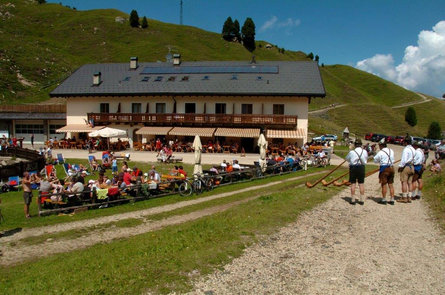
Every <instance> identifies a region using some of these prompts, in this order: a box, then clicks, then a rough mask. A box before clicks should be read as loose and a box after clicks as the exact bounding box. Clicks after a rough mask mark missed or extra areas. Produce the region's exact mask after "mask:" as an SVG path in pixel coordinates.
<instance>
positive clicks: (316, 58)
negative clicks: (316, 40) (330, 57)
mask: <svg viewBox="0 0 445 295" xmlns="http://www.w3.org/2000/svg"><path fill="white" fill-rule="evenodd" d="M319 60H320V57H319V56H318V55H316V56H315V61H316V62H317V63H318V61H319Z"/></svg>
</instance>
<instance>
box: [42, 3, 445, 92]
mask: <svg viewBox="0 0 445 295" xmlns="http://www.w3.org/2000/svg"><path fill="white" fill-rule="evenodd" d="M48 2H55V3H59V2H62V4H63V5H70V6H72V7H73V6H74V7H76V8H77V9H78V10H86V9H96V8H116V9H119V10H122V11H124V12H126V13H130V11H131V10H132V9H136V10H137V11H138V14H139V16H141V17H142V16H147V17H148V18H152V19H157V20H160V21H164V22H169V23H176V24H177V23H179V2H180V0H128V1H123V0H94V1H91V0H62V1H48ZM443 11H444V3H443V0H441V1H439V0H424V1H420V0H403V1H402V0H393V1H391V0H386V1H385V0H370V1H363V0H362V1H357V0H345V1H342V0H337V1H334V0H332V1H329V0H325V1H322V0H315V1H314V0H313V1H307V0H306V1H299V0H293V1H292V0H282V1H273V0H270V1H266V0H256V1H253V0H236V1H235V0H225V1H212V0H207V1H205V0H183V15H184V16H183V22H184V24H185V25H191V26H195V27H199V28H202V29H205V30H208V31H213V32H218V33H219V32H221V29H222V25H223V23H224V21H225V20H226V18H227V17H228V16H231V17H232V19H238V21H239V22H240V24H241V26H242V24H243V23H244V21H245V19H246V17H251V18H252V19H253V21H254V23H255V25H256V39H257V40H265V41H268V42H271V43H273V44H276V45H278V46H279V47H284V48H285V49H289V50H302V51H304V52H306V53H309V52H313V53H314V54H318V55H319V56H320V62H321V63H325V64H346V65H351V66H356V67H358V68H361V69H363V70H366V71H369V72H372V73H374V74H377V75H379V76H382V77H383V78H386V79H389V80H392V81H394V82H396V83H398V84H400V85H402V86H405V87H407V88H410V89H415V90H419V91H423V92H425V93H428V94H434V95H436V96H439V95H440V96H441V94H442V93H445V72H443V74H444V75H443V76H444V78H443V79H439V81H435V82H434V83H433V84H434V85H435V86H434V85H431V82H428V81H427V80H430V77H432V76H436V75H438V74H439V75H441V74H442V72H441V71H440V70H439V72H438V69H432V70H429V71H428V73H425V76H424V77H421V79H418V78H419V77H417V76H414V77H411V80H410V82H407V79H406V76H407V73H406V67H404V57H405V58H406V52H405V51H406V49H407V47H408V46H414V47H418V48H419V49H420V50H419V51H421V49H422V48H421V47H422V44H418V42H419V40H420V39H419V36H420V35H419V34H420V33H421V31H423V30H425V31H432V32H436V33H437V32H438V33H439V34H438V36H439V37H442V36H443V37H444V38H445V34H442V26H440V28H439V26H437V27H436V31H435V30H434V29H433V27H434V26H436V25H437V24H438V23H439V22H440V21H445V14H444V13H443ZM436 35H437V34H436ZM436 41H437V37H434V38H433V39H431V42H433V43H434V42H436ZM439 41H440V42H442V40H439ZM444 42H445V41H444ZM434 46H435V45H434ZM434 46H433V47H434ZM441 46H442V45H441ZM429 49H430V48H429V47H428V48H427V49H426V50H424V51H421V52H423V54H422V57H424V55H425V54H427V55H428V54H430V53H429V51H430V50H429ZM436 49H437V48H436ZM439 49H440V50H441V49H442V48H441V47H440V48H439ZM439 49H437V50H439ZM443 49H444V52H445V48H443ZM440 50H439V51H437V52H436V53H435V56H434V57H432V58H431V60H434V61H435V63H437V62H438V61H439V62H440V63H442V62H445V53H442V54H441V53H440ZM427 51H428V52H427ZM437 55H438V57H439V59H437ZM381 57H386V58H381ZM419 59H420V57H419ZM416 62H419V60H417V61H416ZM412 63H413V62H412ZM398 66H400V67H399V69H398ZM416 66H417V67H418V66H419V65H418V64H417V65H413V64H411V67H412V68H413V69H414V68H415V67H416ZM422 66H427V64H425V63H424V64H422ZM388 68H390V69H388ZM401 68H404V69H401ZM413 79H414V80H416V81H417V80H425V81H426V82H425V83H427V84H428V85H424V84H425V83H423V84H422V85H415V84H416V83H414V82H413V81H412V80H413ZM413 87H414V88H413ZM431 87H435V89H434V90H431V89H430V88H431ZM426 90H428V91H426Z"/></svg>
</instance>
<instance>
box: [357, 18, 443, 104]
mask: <svg viewBox="0 0 445 295" xmlns="http://www.w3.org/2000/svg"><path fill="white" fill-rule="evenodd" d="M356 67H357V68H358V69H361V70H364V71H367V72H370V73H373V74H375V75H378V76H381V77H382V78H385V79H388V80H391V81H393V82H395V83H397V84H399V85H401V86H403V87H405V88H407V89H410V90H415V91H420V92H424V93H428V94H432V95H435V96H438V97H441V96H442V94H443V93H444V92H445V21H440V22H438V23H437V24H436V25H435V26H434V27H433V29H432V31H421V32H420V33H419V36H418V40H417V46H413V45H410V46H408V47H406V48H405V55H404V57H403V61H402V63H400V64H399V65H397V66H395V65H394V59H393V57H392V55H391V54H388V55H383V54H376V55H375V56H373V57H371V58H367V59H364V60H361V61H359V62H357V64H356Z"/></svg>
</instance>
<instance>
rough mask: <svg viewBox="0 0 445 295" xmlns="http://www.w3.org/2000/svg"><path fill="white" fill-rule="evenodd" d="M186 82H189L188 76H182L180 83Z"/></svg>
mask: <svg viewBox="0 0 445 295" xmlns="http://www.w3.org/2000/svg"><path fill="white" fill-rule="evenodd" d="M188 80H189V76H184V77H182V79H181V81H184V82H188Z"/></svg>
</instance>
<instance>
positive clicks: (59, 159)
mask: <svg viewBox="0 0 445 295" xmlns="http://www.w3.org/2000/svg"><path fill="white" fill-rule="evenodd" d="M57 163H58V164H63V163H65V159H64V158H63V155H62V154H57Z"/></svg>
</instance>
